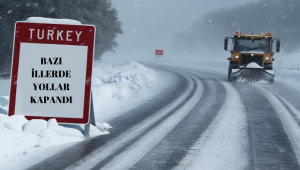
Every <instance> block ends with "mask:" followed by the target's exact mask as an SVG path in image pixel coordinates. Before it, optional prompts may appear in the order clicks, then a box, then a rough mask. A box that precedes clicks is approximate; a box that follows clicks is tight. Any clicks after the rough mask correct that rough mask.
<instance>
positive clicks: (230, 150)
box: [174, 82, 248, 170]
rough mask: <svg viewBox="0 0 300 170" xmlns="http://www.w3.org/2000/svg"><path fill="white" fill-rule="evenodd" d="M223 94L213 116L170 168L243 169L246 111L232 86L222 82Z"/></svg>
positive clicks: (180, 169)
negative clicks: (175, 165) (217, 109)
mask: <svg viewBox="0 0 300 170" xmlns="http://www.w3.org/2000/svg"><path fill="white" fill-rule="evenodd" d="M222 84H223V86H224V87H225V89H226V92H227V96H226V100H225V103H224V104H223V106H222V108H221V109H220V111H219V112H218V114H217V116H216V118H215V119H214V120H213V121H212V123H211V124H210V125H209V127H208V128H207V129H206V130H205V131H204V132H203V133H202V135H201V137H200V138H199V139H198V140H197V141H196V142H195V143H194V145H193V146H192V147H191V148H190V149H189V151H188V152H187V154H186V156H185V157H184V158H183V159H182V160H181V162H180V164H179V165H178V166H177V167H175V168H174V170H182V169H191V170H193V169H205V170H209V169H224V168H225V169H231V170H234V169H237V170H240V169H245V168H246V167H247V166H248V155H247V152H248V150H247V148H248V141H247V140H248V139H247V122H246V113H245V108H244V105H243V103H242V102H241V99H240V96H239V94H238V92H237V91H236V89H234V87H233V86H232V85H230V84H229V83H227V82H225V83H224V82H222Z"/></svg>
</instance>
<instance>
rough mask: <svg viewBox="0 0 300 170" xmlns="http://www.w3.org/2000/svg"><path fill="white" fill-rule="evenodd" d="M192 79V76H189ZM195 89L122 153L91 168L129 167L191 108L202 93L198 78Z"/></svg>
mask: <svg viewBox="0 0 300 170" xmlns="http://www.w3.org/2000/svg"><path fill="white" fill-rule="evenodd" d="M191 77H192V78H193V79H194V77H193V76H191ZM196 84H197V85H196V89H195V90H194V91H193V93H194V94H193V95H192V97H191V98H189V100H188V101H187V102H185V103H184V105H183V106H181V107H180V108H177V109H176V110H173V113H172V114H171V115H170V116H169V117H165V118H164V119H162V120H161V121H159V122H157V123H158V124H159V125H158V126H156V127H153V129H151V130H150V131H149V132H148V133H146V134H144V136H142V137H140V138H139V139H138V140H137V141H135V143H133V144H132V145H131V146H129V147H128V148H126V150H125V149H124V150H123V152H122V153H120V154H119V155H117V156H115V157H114V158H113V159H112V160H111V161H110V162H108V163H107V164H106V165H105V166H104V167H102V166H96V167H94V168H93V169H99V168H102V169H114V170H118V169H120V170H123V169H128V168H130V167H131V166H132V165H133V164H134V163H135V162H136V161H138V160H139V159H140V158H141V157H142V156H143V155H145V154H146V153H147V152H148V151H149V150H151V149H152V148H153V147H154V146H155V145H156V144H157V143H159V141H160V140H161V139H162V138H164V137H165V136H166V135H167V134H168V133H169V132H170V131H171V130H172V129H173V128H174V127H175V126H176V125H177V124H178V123H179V122H180V121H181V120H182V118H184V117H185V116H186V115H187V113H188V112H187V110H189V109H190V110H191V109H192V108H193V107H194V106H195V104H196V103H197V101H198V100H199V98H201V95H202V91H203V88H202V85H201V83H200V81H199V80H196Z"/></svg>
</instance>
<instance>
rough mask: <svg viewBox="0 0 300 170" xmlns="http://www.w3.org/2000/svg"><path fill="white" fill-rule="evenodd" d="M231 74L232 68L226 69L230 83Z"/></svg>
mask: <svg viewBox="0 0 300 170" xmlns="http://www.w3.org/2000/svg"><path fill="white" fill-rule="evenodd" d="M231 72H232V68H231V67H229V68H228V81H231V75H230V74H231Z"/></svg>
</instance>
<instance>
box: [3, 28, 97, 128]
mask: <svg viewBox="0 0 300 170" xmlns="http://www.w3.org/2000/svg"><path fill="white" fill-rule="evenodd" d="M95 31H96V30H95V27H94V26H92V25H71V24H56V23H32V22H17V23H16V25H15V39H14V50H13V63H12V73H11V75H12V78H11V87H10V99H9V110H8V114H9V116H11V115H24V116H26V118H27V119H45V120H49V119H51V118H56V119H57V121H58V122H59V123H74V124H86V123H88V121H89V107H90V92H91V76H92V65H93V57H94V41H95Z"/></svg>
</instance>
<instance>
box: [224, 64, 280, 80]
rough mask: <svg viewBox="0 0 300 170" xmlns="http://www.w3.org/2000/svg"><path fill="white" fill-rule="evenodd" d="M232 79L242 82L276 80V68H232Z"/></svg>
mask: <svg viewBox="0 0 300 170" xmlns="http://www.w3.org/2000/svg"><path fill="white" fill-rule="evenodd" d="M230 75H231V80H233V81H241V82H262V81H266V82H269V83H273V82H274V77H275V74H274V70H264V69H263V68H247V67H245V68H240V69H232V72H231V74H230Z"/></svg>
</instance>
